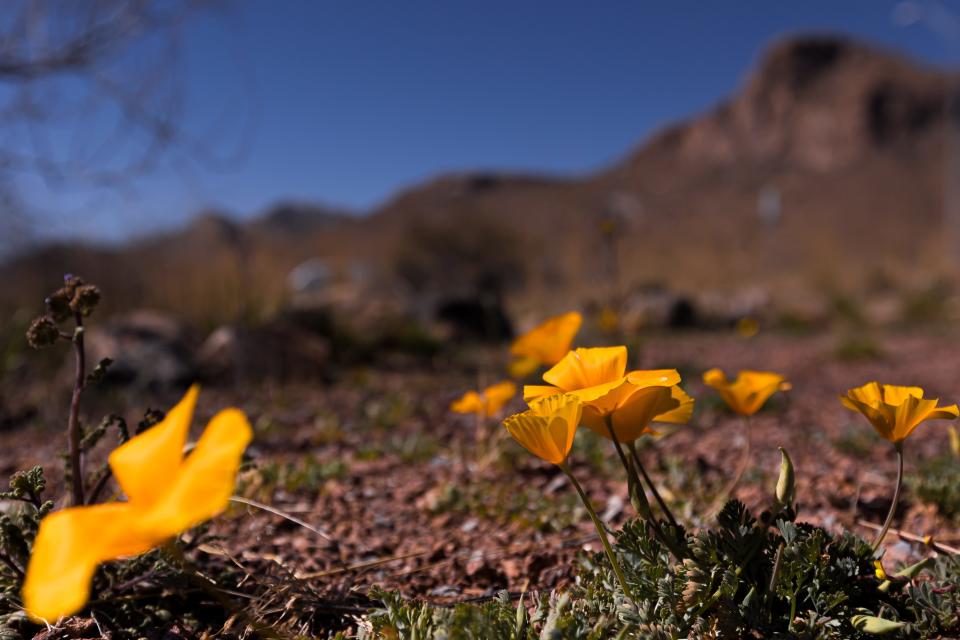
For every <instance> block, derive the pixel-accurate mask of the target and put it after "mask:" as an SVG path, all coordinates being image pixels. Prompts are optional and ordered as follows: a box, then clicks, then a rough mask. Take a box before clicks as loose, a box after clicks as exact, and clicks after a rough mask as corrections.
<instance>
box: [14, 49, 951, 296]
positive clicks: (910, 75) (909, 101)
mask: <svg viewBox="0 0 960 640" xmlns="http://www.w3.org/2000/svg"><path fill="white" fill-rule="evenodd" d="M950 82H951V78H948V77H947V76H946V75H945V74H943V73H942V72H939V71H937V70H933V69H930V68H924V67H921V66H919V65H917V64H916V63H914V62H911V61H907V60H905V59H903V58H902V57H900V56H898V55H897V54H895V53H892V52H889V51H883V50H878V49H876V48H873V47H870V46H867V45H864V44H861V43H856V42H852V41H849V40H846V39H843V38H840V37H834V36H829V37H828V36H803V37H793V38H788V39H784V40H782V41H780V42H777V43H775V44H774V45H773V46H771V47H770V48H769V49H768V51H767V52H766V54H765V55H764V56H763V57H762V58H761V60H760V61H759V63H758V64H757V66H756V68H755V69H754V70H752V72H751V73H749V75H748V76H747V78H746V81H745V83H744V85H743V86H741V87H739V88H737V89H736V90H735V91H734V92H733V93H732V95H731V96H730V97H729V99H727V100H725V101H723V102H721V103H720V104H718V105H717V106H716V107H715V108H713V109H711V110H710V111H708V112H707V113H704V114H702V115H700V116H698V117H695V118H692V119H690V120H688V121H686V122H681V123H678V124H676V125H674V126H672V127H669V128H668V129H666V130H663V131H660V132H658V133H656V134H655V135H653V136H652V137H651V138H650V139H649V140H647V141H645V142H644V143H642V144H641V145H639V146H638V148H637V149H636V150H635V151H634V152H633V153H631V154H629V155H628V156H627V157H626V158H623V159H622V160H621V161H619V162H617V163H615V164H614V165H613V166H611V167H609V168H608V169H606V170H604V171H601V172H599V173H596V174H594V175H589V176H583V177H582V178H579V179H573V180H560V179H553V178H550V177H547V176H518V175H506V174H504V175H498V174H467V175H453V176H442V177H439V178H437V179H435V180H432V181H429V182H427V183H425V184H421V185H417V186H414V187H412V188H411V189H409V190H407V191H405V192H403V193H400V194H398V195H397V196H396V197H395V198H393V199H392V200H391V201H389V202H387V203H386V204H384V205H383V206H382V207H380V208H379V209H377V210H376V211H373V212H371V213H369V214H368V215H366V216H363V217H350V216H344V215H342V214H339V213H336V212H329V211H326V210H323V209H319V208H311V207H279V208H277V209H276V210H274V211H272V212H270V213H269V214H268V215H266V216H265V217H263V218H261V219H259V220H257V221H254V222H253V223H249V224H242V225H241V224H237V223H234V222H231V221H230V220H229V219H227V218H224V217H220V216H211V215H206V216H204V217H201V218H199V219H198V221H197V222H196V223H194V224H193V225H191V226H190V227H188V228H187V229H185V230H184V231H182V232H180V233H176V234H171V235H168V236H164V237H160V238H154V239H151V240H146V241H141V242H138V243H134V244H133V245H131V246H130V247H128V248H125V249H121V250H116V251H101V250H92V249H84V248H77V247H55V248H48V249H46V250H44V251H42V252H39V253H36V254H33V255H30V256H26V257H24V258H21V259H20V260H17V261H16V262H14V263H11V264H9V265H7V266H6V267H5V271H6V273H7V274H8V275H14V276H15V278H16V279H15V280H14V281H15V282H18V283H23V282H25V281H29V280H33V279H35V278H36V277H37V276H42V277H44V278H46V279H49V278H50V276H51V275H53V274H59V273H61V272H62V271H63V270H64V269H65V268H71V269H76V270H78V271H79V270H81V269H83V270H85V271H86V272H87V273H90V274H91V275H90V277H91V278H96V277H97V274H98V273H103V274H107V275H109V274H111V273H117V270H118V269H122V270H123V273H125V274H127V275H128V276H129V274H131V273H136V274H139V277H138V278H131V277H127V278H126V280H127V281H128V282H134V281H135V284H128V285H127V287H128V288H129V289H130V290H129V291H125V293H128V294H130V295H131V296H134V298H137V296H138V295H139V298H137V302H139V303H149V302H151V300H150V296H149V295H145V294H146V293H149V292H153V293H155V294H156V293H157V292H158V291H161V290H163V289H164V288H165V287H166V288H169V289H170V291H171V292H172V293H168V294H164V295H165V296H166V297H164V296H159V297H160V298H161V300H167V301H170V300H173V301H179V302H181V303H184V304H186V303H187V302H188V301H187V300H186V299H185V298H186V297H190V298H191V299H194V302H197V301H202V302H203V304H206V305H210V306H213V307H216V305H223V304H233V305H241V306H242V305H243V304H247V303H241V302H238V300H239V299H240V298H242V297H245V296H248V295H251V296H252V295H254V294H253V293H252V292H254V291H259V292H260V294H258V295H263V292H275V291H276V290H278V289H282V288H283V286H284V285H283V282H284V277H285V274H286V273H287V272H288V271H289V269H290V268H292V267H293V266H294V265H296V264H297V263H298V262H300V261H302V260H304V259H306V258H309V257H319V258H320V259H322V260H324V261H325V262H326V263H327V264H329V265H330V267H331V271H332V273H334V274H341V275H342V276H343V277H349V276H350V274H353V273H356V272H360V271H362V272H363V273H364V274H366V275H365V277H367V278H373V279H375V280H377V281H380V282H391V281H393V277H394V276H395V274H397V273H400V274H401V275H403V276H404V277H406V279H407V280H408V281H412V282H413V283H414V284H415V285H416V286H420V287H427V288H429V287H430V286H439V287H444V288H451V289H456V288H457V286H462V285H463V284H464V282H461V281H462V280H468V281H469V282H466V286H471V285H473V284H476V281H478V280H482V279H484V278H488V277H494V276H497V275H498V274H499V275H502V274H503V273H512V274H517V275H518V277H517V278H515V279H514V280H513V281H511V282H509V283H506V285H508V287H509V288H510V290H513V291H518V290H520V291H523V292H525V293H529V292H534V293H540V294H546V295H551V296H554V297H560V298H575V299H577V300H580V301H582V300H583V298H585V297H587V298H589V297H590V296H596V295H597V294H598V292H600V291H602V290H605V289H603V288H602V287H610V286H612V285H611V284H610V283H611V282H614V281H616V282H618V283H619V286H620V288H621V289H623V288H627V287H630V286H637V285H640V284H643V283H650V282H662V283H665V284H668V285H669V286H672V287H676V288H680V289H686V290H695V289H697V290H702V289H705V288H710V289H721V290H722V289H730V288H740V287H742V286H744V285H746V284H752V283H759V284H767V285H772V286H775V287H781V288H784V290H791V291H792V290H793V288H792V287H790V285H798V286H801V287H802V286H804V285H810V284H811V283H822V282H823V281H831V282H836V281H837V280H838V279H839V280H840V281H843V282H848V283H849V282H852V281H854V280H855V279H856V278H862V277H864V276H869V275H871V274H875V273H877V272H878V271H880V270H884V271H885V272H888V273H895V274H906V275H905V276H904V277H909V276H910V275H911V274H913V273H915V272H916V273H919V272H934V271H937V270H940V269H943V268H944V266H945V263H946V259H947V256H948V251H947V249H948V248H949V247H950V246H951V241H950V237H951V236H949V235H948V234H946V232H945V231H944V230H945V229H948V228H951V227H950V225H947V224H946V223H945V222H944V216H945V214H944V210H943V201H944V197H943V194H944V192H945V188H944V187H945V185H944V181H943V176H944V174H945V171H947V168H946V167H945V166H944V160H943V159H944V157H945V153H944V151H945V150H944V140H945V139H948V138H947V136H945V131H947V129H948V127H947V126H946V125H947V118H946V109H945V106H946V104H947V102H948V100H947V95H948V87H949V83H950ZM954 139H957V138H954ZM958 171H960V165H958V166H957V167H953V168H952V169H950V171H949V173H950V174H951V175H953V174H957V172H958ZM958 218H960V216H958ZM953 228H960V225H956V226H955V227H953ZM956 244H960V243H956ZM488 258H489V259H491V260H492V261H493V263H494V264H493V266H492V267H490V268H489V269H487V268H486V267H485V266H484V265H481V266H480V267H478V266H477V265H478V264H479V263H481V262H483V261H484V260H487V259H488ZM361 267H362V269H361ZM201 270H207V271H212V272H213V273H214V274H215V277H214V278H213V279H212V281H211V280H210V278H209V277H201V275H200V274H201ZM370 274H373V275H372V276H371V275H370ZM491 274H492V275H491ZM417 278H420V281H417ZM458 278H459V280H460V281H458ZM7 281H10V280H9V279H8V280H7ZM501 284H502V283H501ZM209 286H214V287H215V291H214V292H213V293H211V292H210V291H208V290H207V288H208V287H209ZM23 288H25V287H23ZM45 288H48V286H47V285H45V286H39V285H31V288H30V289H29V290H32V291H36V290H43V289H45ZM16 289H18V290H19V289H21V287H16ZM225 292H226V293H225ZM10 295H11V296H13V295H14V294H13V293H12V292H11V293H10ZM144 298H146V299H144ZM0 302H3V301H0ZM7 302H10V301H9V300H8V301H7ZM257 302H258V301H256V300H254V301H252V302H251V303H257ZM568 302H569V300H563V301H562V303H568ZM171 304H173V303H171Z"/></svg>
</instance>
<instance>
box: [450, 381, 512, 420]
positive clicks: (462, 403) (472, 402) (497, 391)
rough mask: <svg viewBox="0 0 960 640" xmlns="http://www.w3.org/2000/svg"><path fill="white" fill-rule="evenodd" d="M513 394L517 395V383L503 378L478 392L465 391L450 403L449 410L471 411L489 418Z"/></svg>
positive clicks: (501, 407) (457, 411)
mask: <svg viewBox="0 0 960 640" xmlns="http://www.w3.org/2000/svg"><path fill="white" fill-rule="evenodd" d="M515 395H517V385H515V384H513V383H512V382H510V381H509V380H505V381H503V382H498V383H497V384H495V385H492V386H489V387H487V388H486V389H484V390H483V391H481V392H480V393H477V392H476V391H467V392H466V393H465V394H463V395H462V396H461V397H460V398H459V399H458V400H454V401H453V402H452V403H451V404H450V410H451V411H453V412H454V413H472V414H474V415H479V416H486V417H488V418H489V417H492V416H495V415H497V414H498V413H500V410H501V409H503V407H504V405H506V404H507V403H508V402H510V400H511V399H512V398H513V396H515Z"/></svg>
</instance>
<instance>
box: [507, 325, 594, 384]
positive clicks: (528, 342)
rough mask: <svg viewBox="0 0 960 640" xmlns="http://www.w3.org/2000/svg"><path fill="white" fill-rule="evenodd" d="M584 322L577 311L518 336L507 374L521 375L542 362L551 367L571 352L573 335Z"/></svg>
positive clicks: (528, 372)
mask: <svg viewBox="0 0 960 640" xmlns="http://www.w3.org/2000/svg"><path fill="white" fill-rule="evenodd" d="M581 324H583V317H582V316H581V315H580V314H579V313H577V312H576V311H571V312H569V313H565V314H563V315H560V316H555V317H553V318H550V319H549V320H547V321H545V322H543V323H542V324H540V325H538V326H537V327H534V328H533V329H531V330H530V331H528V332H526V333H525V334H523V335H522V336H520V337H519V338H517V339H516V340H515V341H514V342H513V345H511V347H510V354H511V355H513V356H516V358H517V359H516V360H514V361H513V363H512V364H511V365H510V375H511V376H513V377H514V378H523V377H525V376H528V375H530V374H531V373H533V372H534V371H536V370H537V367H539V366H541V365H547V366H553V365H555V364H557V363H558V362H560V360H562V359H563V356H565V355H566V354H567V352H568V351H570V345H571V344H572V343H573V338H574V337H575V336H576V335H577V332H578V331H579V330H580V325H581Z"/></svg>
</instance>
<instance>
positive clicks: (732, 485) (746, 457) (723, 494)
mask: <svg viewBox="0 0 960 640" xmlns="http://www.w3.org/2000/svg"><path fill="white" fill-rule="evenodd" d="M741 417H742V419H743V429H744V435H745V436H746V438H747V442H746V444H745V445H744V447H743V451H741V452H740V465H739V466H738V467H737V472H736V473H735V474H734V476H733V478H731V480H730V482H728V483H727V486H725V487H724V488H723V490H722V491H720V493H719V494H717V497H716V499H715V500H714V501H713V507H712V508H711V509H710V514H709V516H708V517H710V516H713V515H715V514H717V513H719V512H720V509H722V508H723V505H724V504H725V503H726V502H727V499H728V498H729V497H730V495H731V494H732V493H733V490H734V489H736V488H737V485H738V484H740V480H741V479H742V478H743V474H744V473H746V471H747V467H748V466H749V465H750V446H751V441H752V440H753V438H752V434H751V431H752V423H751V421H750V416H741Z"/></svg>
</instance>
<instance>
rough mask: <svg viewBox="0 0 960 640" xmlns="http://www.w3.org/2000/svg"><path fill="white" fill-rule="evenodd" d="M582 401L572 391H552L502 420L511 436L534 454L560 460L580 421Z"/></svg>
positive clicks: (553, 462) (565, 454)
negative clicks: (566, 392)
mask: <svg viewBox="0 0 960 640" xmlns="http://www.w3.org/2000/svg"><path fill="white" fill-rule="evenodd" d="M580 415H581V403H580V399H579V398H577V397H576V396H573V395H566V394H564V395H554V396H549V397H547V398H543V399H541V400H537V401H535V402H533V403H531V404H530V409H529V410H527V411H524V412H523V413H518V414H515V415H512V416H510V417H509V418H507V419H506V420H504V421H503V426H504V427H506V429H507V431H509V432H510V435H511V436H513V439H514V440H516V441H517V442H519V443H520V444H521V445H523V447H524V448H525V449H526V450H527V451H529V452H530V453H532V454H533V455H535V456H537V457H539V458H542V459H544V460H546V461H547V462H550V463H552V464H556V465H560V464H563V462H564V460H566V459H567V455H569V453H570V449H571V447H573V438H574V436H575V435H576V433H577V426H578V425H579V424H580Z"/></svg>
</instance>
